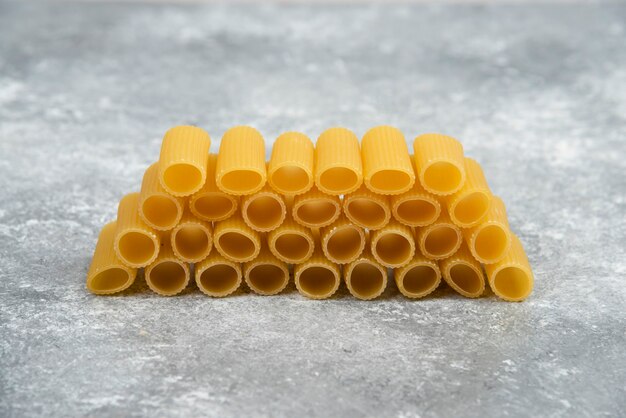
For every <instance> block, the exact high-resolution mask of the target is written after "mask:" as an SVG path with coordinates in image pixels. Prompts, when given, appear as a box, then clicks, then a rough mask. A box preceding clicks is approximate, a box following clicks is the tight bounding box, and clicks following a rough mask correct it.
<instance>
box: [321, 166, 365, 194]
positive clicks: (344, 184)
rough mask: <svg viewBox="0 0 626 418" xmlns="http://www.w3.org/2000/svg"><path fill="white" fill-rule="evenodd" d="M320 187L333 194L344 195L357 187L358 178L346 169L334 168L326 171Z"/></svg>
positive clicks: (322, 175)
mask: <svg viewBox="0 0 626 418" xmlns="http://www.w3.org/2000/svg"><path fill="white" fill-rule="evenodd" d="M319 182H320V186H321V187H322V188H323V189H325V190H328V191H330V192H332V193H344V192H346V191H348V190H352V189H354V188H355V187H356V185H357V182H358V177H357V175H356V173H355V172H354V171H352V170H351V169H349V168H346V167H333V168H329V169H328V170H326V171H324V172H323V173H322V174H321V176H320V179H319Z"/></svg>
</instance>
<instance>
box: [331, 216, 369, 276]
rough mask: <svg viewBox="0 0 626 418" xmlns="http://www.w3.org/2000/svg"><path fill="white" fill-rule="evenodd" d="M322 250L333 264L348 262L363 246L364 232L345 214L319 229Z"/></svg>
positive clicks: (357, 254)
mask: <svg viewBox="0 0 626 418" xmlns="http://www.w3.org/2000/svg"><path fill="white" fill-rule="evenodd" d="M320 237H321V244H322V251H323V252H324V255H326V257H327V258H328V259H329V260H330V261H332V262H333V263H335V264H346V263H350V262H352V261H354V260H356V258H357V257H358V256H359V255H361V253H362V252H363V249H364V248H365V232H364V231H363V229H362V228H359V227H358V226H356V225H354V224H353V223H351V222H350V221H349V220H348V219H347V218H346V217H345V216H342V217H340V218H339V219H337V220H336V221H335V222H333V223H332V224H331V225H329V226H326V227H324V228H322V229H321V230H320Z"/></svg>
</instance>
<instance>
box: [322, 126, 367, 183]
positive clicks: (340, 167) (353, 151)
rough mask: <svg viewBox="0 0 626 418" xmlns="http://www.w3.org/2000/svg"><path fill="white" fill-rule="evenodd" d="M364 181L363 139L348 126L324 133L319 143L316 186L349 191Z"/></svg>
mask: <svg viewBox="0 0 626 418" xmlns="http://www.w3.org/2000/svg"><path fill="white" fill-rule="evenodd" d="M362 183H363V166H362V162H361V150H360V149H359V140H358V138H357V137H356V135H354V133H353V132H352V131H350V130H348V129H345V128H330V129H327V130H325V131H324V132H322V134H321V135H320V136H319V138H317V143H316V144H315V185H316V186H317V187H318V188H319V189H320V190H321V191H322V192H324V193H328V194H332V195H341V194H348V193H350V192H353V191H355V190H356V189H358V188H359V186H361V184H362Z"/></svg>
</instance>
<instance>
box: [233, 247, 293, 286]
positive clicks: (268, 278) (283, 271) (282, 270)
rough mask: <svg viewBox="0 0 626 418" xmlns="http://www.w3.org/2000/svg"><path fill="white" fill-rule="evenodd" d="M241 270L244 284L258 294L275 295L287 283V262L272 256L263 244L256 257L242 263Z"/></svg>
mask: <svg viewBox="0 0 626 418" xmlns="http://www.w3.org/2000/svg"><path fill="white" fill-rule="evenodd" d="M243 271H244V277H245V280H246V284H247V285H248V287H249V288H250V290H252V291H253V292H254V293H257V294H259V295H266V296H269V295H275V294H277V293H280V292H282V291H283V290H284V289H285V287H287V284H288V283H289V269H288V268H287V263H285V262H283V261H280V260H279V259H278V258H276V257H274V255H273V254H272V253H271V252H270V251H269V249H268V248H267V246H265V245H264V246H263V248H262V249H261V252H260V253H259V255H258V257H256V258H255V259H254V260H252V261H248V262H247V263H245V264H244V266H243Z"/></svg>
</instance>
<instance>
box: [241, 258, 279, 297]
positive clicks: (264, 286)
mask: <svg viewBox="0 0 626 418" xmlns="http://www.w3.org/2000/svg"><path fill="white" fill-rule="evenodd" d="M287 278H288V276H287V275H286V274H285V270H283V269H281V268H280V267H278V266H276V265H273V264H259V265H256V266H254V267H252V268H251V269H250V271H249V272H248V281H249V283H250V286H251V287H252V288H253V290H255V291H258V292H260V293H276V292H278V291H280V290H281V289H282V288H283V287H285V284H286V281H287Z"/></svg>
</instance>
